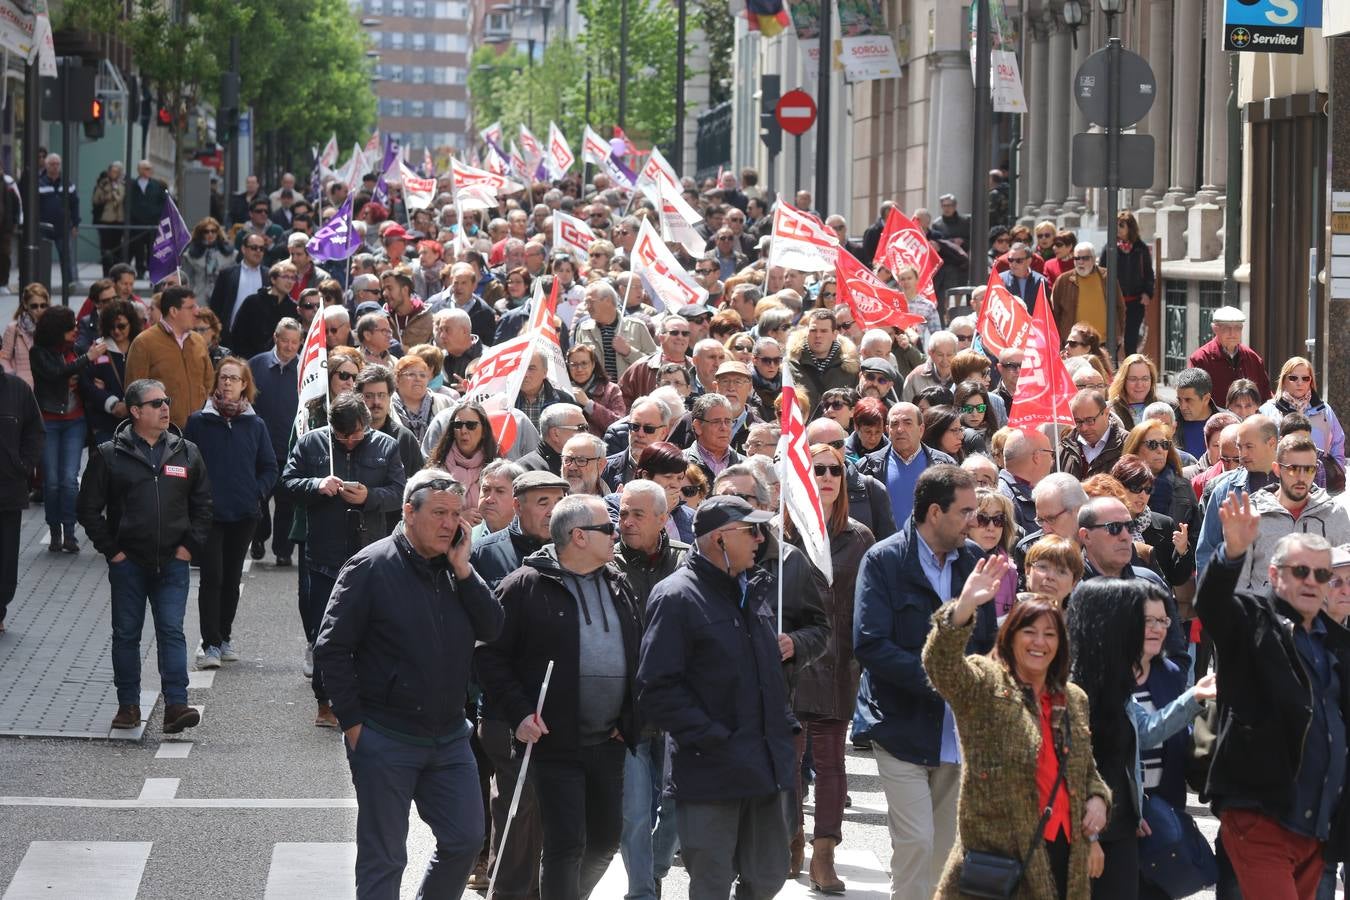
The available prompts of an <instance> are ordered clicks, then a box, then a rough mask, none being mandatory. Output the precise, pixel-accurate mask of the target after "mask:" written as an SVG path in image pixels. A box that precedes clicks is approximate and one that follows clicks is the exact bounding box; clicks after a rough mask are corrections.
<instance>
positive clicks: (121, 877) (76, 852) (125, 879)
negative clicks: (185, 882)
mask: <svg viewBox="0 0 1350 900" xmlns="http://www.w3.org/2000/svg"><path fill="white" fill-rule="evenodd" d="M151 846H152V844H151V842H150V841H33V842H32V843H31V844H29V845H28V852H27V853H25V854H24V857H23V861H22V862H21V863H19V868H18V870H17V871H16V872H15V873H14V879H13V880H12V881H11V882H10V883H9V889H8V890H6V891H5V896H4V900H39V898H43V900H51V898H55V897H99V898H101V900H135V898H136V893H137V891H138V890H139V889H140V884H141V874H142V873H143V872H144V871H145V861H146V860H147V859H148V858H149V857H150V848H151Z"/></svg>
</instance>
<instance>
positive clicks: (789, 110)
mask: <svg viewBox="0 0 1350 900" xmlns="http://www.w3.org/2000/svg"><path fill="white" fill-rule="evenodd" d="M773 114H774V117H775V118H776V119H778V124H779V125H780V126H782V128H783V130H784V131H786V132H787V133H788V134H795V135H802V134H805V133H806V131H807V129H808V128H810V127H811V126H812V125H814V124H815V122H816V101H814V100H812V99H811V95H810V94H808V93H807V92H806V91H803V90H801V89H798V90H795V91H788V92H787V93H786V94H784V95H783V96H782V97H780V98H779V99H778V106H776V107H775V108H774V111H773Z"/></svg>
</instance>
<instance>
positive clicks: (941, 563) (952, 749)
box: [910, 491, 961, 764]
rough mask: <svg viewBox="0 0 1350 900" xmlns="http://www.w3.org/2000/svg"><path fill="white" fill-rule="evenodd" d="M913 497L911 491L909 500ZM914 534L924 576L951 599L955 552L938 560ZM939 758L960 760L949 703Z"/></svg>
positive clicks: (945, 707) (942, 596)
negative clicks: (917, 541)
mask: <svg viewBox="0 0 1350 900" xmlns="http://www.w3.org/2000/svg"><path fill="white" fill-rule="evenodd" d="M913 499H914V497H913V492H912V491H911V492H910V501H911V502H912V501H913ZM914 536H915V537H916V538H918V540H919V565H920V567H922V568H923V574H924V577H925V578H927V579H928V583H929V584H930V585H932V586H933V590H935V591H937V595H938V597H939V599H941V600H942V602H943V603H946V602H947V601H948V600H950V599H952V565H953V563H955V562H956V553H955V552H951V553H948V554H947V555H946V556H945V557H944V558H943V559H940V560H939V559H938V558H937V554H936V553H934V552H933V548H932V547H929V546H928V542H927V541H925V540H924V539H923V535H922V534H920V533H919V530H918V529H917V528H916V529H914ZM939 759H940V760H941V761H942V762H944V763H954V764H959V763H960V762H961V744H960V741H959V740H958V739H957V736H956V718H955V717H954V716H953V715H952V707H951V704H949V703H944V704H943V705H942V750H941V753H940V755H939Z"/></svg>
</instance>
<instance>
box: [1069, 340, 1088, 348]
mask: <svg viewBox="0 0 1350 900" xmlns="http://www.w3.org/2000/svg"><path fill="white" fill-rule="evenodd" d="M1064 346H1065V347H1069V348H1074V347H1086V346H1087V344H1085V343H1083V342H1082V341H1075V340H1074V339H1073V338H1069V339H1068V340H1067V341H1065V342H1064Z"/></svg>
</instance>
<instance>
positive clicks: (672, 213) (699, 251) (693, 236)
mask: <svg viewBox="0 0 1350 900" xmlns="http://www.w3.org/2000/svg"><path fill="white" fill-rule="evenodd" d="M660 188H661V205H660V210H661V237H662V239H663V240H665V241H666V242H668V243H675V244H679V245H681V246H682V247H684V249H685V250H686V251H687V252H688V253H689V255H690V256H692V257H694V258H695V259H698V258H699V257H700V256H702V255H703V253H704V251H705V250H707V249H708V241H707V240H706V239H705V238H704V237H703V235H701V234H699V233H698V229H697V228H696V227H695V226H696V225H698V223H699V222H702V221H703V217H702V216H700V215H699V214H698V213H697V212H695V211H694V208H693V207H692V206H690V205H689V204H688V203H687V202H685V199H684V197H683V195H681V194H680V192H679V191H678V190H676V189H675V188H673V187H671V186H670V185H669V184H667V183H666V182H665V181H662V182H660Z"/></svg>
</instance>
